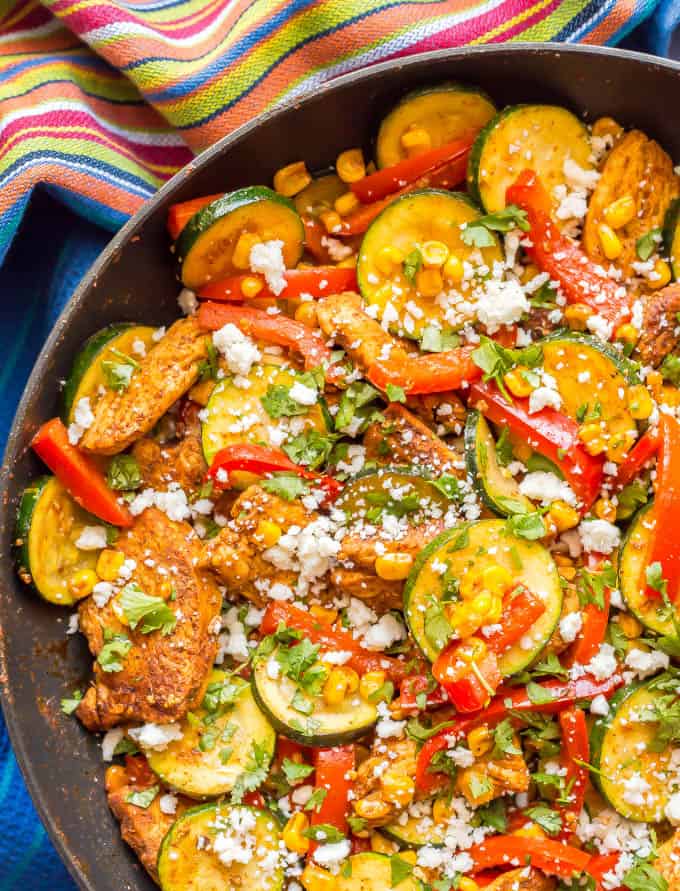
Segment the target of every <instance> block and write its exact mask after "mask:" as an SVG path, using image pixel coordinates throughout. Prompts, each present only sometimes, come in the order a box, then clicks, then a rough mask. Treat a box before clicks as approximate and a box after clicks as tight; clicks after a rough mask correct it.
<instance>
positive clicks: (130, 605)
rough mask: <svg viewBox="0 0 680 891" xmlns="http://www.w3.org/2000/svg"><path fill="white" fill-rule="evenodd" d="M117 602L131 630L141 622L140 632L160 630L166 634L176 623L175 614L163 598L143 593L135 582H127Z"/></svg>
mask: <svg viewBox="0 0 680 891" xmlns="http://www.w3.org/2000/svg"><path fill="white" fill-rule="evenodd" d="M118 603H119V604H120V607H121V609H122V610H123V612H124V613H125V618H126V619H127V620H128V622H129V623H130V628H132V630H133V631H134V629H135V628H136V627H137V626H138V625H139V623H140V622H142V627H141V632H142V634H150V633H151V632H152V631H160V632H161V633H162V634H164V635H167V634H170V633H171V632H172V631H173V630H174V628H175V625H176V624H177V616H176V615H175V614H174V612H173V611H172V610H171V609H170V607H169V606H168V605H167V603H166V602H165V601H164V600H163V598H162V597H155V596H153V595H151V594H145V593H144V591H142V589H141V588H140V587H139V585H138V584H137V583H136V582H128V584H127V585H126V586H125V587H124V588H123V590H122V591H121V592H120V596H119V597H118Z"/></svg>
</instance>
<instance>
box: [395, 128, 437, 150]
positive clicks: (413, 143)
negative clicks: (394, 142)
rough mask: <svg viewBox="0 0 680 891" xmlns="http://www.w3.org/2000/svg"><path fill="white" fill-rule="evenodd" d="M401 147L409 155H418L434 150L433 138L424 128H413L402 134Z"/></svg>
mask: <svg viewBox="0 0 680 891" xmlns="http://www.w3.org/2000/svg"><path fill="white" fill-rule="evenodd" d="M401 145H402V148H404V149H406V151H407V152H408V154H409V155H416V154H418V153H419V152H426V151H427V150H428V149H429V148H432V138H431V136H430V134H429V133H428V132H427V130H426V129H425V128H424V127H417V126H411V127H409V129H408V130H405V131H404V132H403V133H402V134H401Z"/></svg>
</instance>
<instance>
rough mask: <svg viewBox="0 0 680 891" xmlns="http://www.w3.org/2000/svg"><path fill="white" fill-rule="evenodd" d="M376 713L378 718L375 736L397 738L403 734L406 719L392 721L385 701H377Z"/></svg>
mask: <svg viewBox="0 0 680 891" xmlns="http://www.w3.org/2000/svg"><path fill="white" fill-rule="evenodd" d="M378 715H379V716H380V720H379V721H378V723H377V724H376V725H375V733H376V736H378V737H379V738H380V739H390V738H391V737H397V738H398V737H400V736H403V735H404V728H405V727H406V721H393V720H392V717H391V715H390V710H389V706H388V705H387V703H386V702H379V703H378Z"/></svg>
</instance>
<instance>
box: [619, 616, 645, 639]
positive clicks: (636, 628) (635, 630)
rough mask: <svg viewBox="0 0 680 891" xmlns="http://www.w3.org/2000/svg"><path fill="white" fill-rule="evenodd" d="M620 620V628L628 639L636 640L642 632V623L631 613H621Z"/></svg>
mask: <svg viewBox="0 0 680 891" xmlns="http://www.w3.org/2000/svg"><path fill="white" fill-rule="evenodd" d="M618 622H619V628H620V629H621V631H623V633H624V635H625V636H626V637H627V638H628V640H634V639H635V638H636V637H639V636H640V635H641V634H642V625H641V624H640V622H638V620H637V619H636V618H635V616H631V615H630V613H619V616H618Z"/></svg>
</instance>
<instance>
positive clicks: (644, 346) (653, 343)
mask: <svg viewBox="0 0 680 891" xmlns="http://www.w3.org/2000/svg"><path fill="white" fill-rule="evenodd" d="M642 299H643V311H642V336H641V337H640V340H639V341H638V345H637V347H638V350H639V351H640V356H641V358H642V361H643V362H644V364H645V365H653V366H654V367H656V366H657V365H660V364H661V363H662V362H663V360H664V359H665V358H666V356H667V355H668V354H669V353H672V352H673V351H674V350H675V349H677V347H678V344H680V323H679V322H678V312H680V284H674V285H669V286H668V287H667V288H662V289H661V290H660V291H655V292H654V293H652V294H647V295H645V296H644V297H643V298H642Z"/></svg>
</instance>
